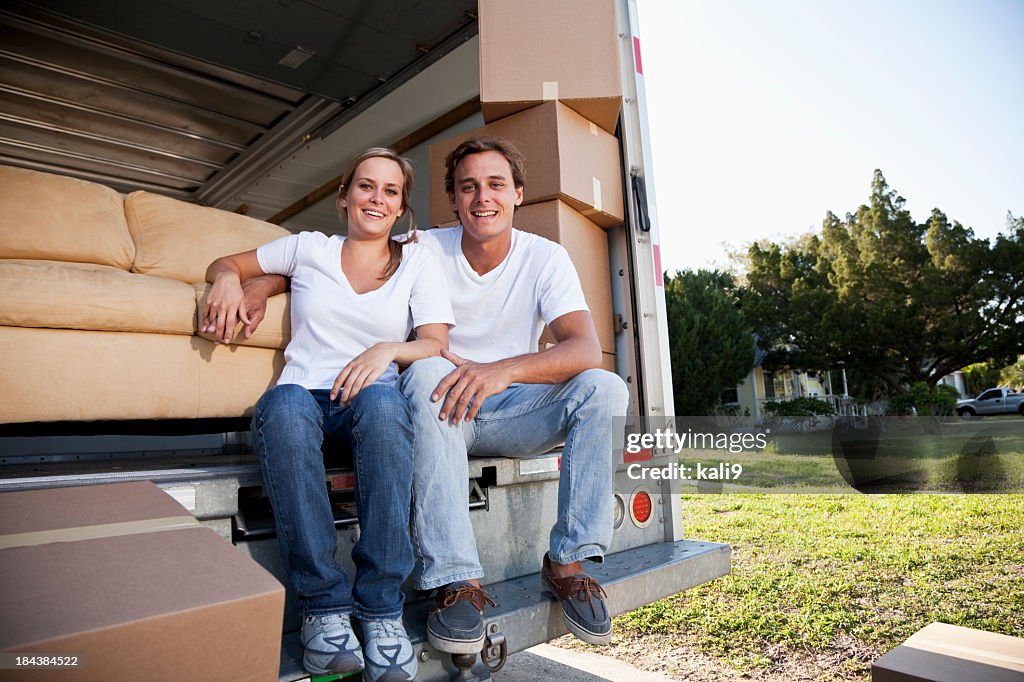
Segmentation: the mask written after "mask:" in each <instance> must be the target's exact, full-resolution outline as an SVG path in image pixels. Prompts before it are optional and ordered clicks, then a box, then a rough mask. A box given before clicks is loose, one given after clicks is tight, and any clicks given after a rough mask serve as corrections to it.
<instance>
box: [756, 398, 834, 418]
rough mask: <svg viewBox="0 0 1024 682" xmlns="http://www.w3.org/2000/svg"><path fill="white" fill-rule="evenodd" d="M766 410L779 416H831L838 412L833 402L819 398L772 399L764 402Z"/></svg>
mask: <svg viewBox="0 0 1024 682" xmlns="http://www.w3.org/2000/svg"><path fill="white" fill-rule="evenodd" d="M764 411H765V412H767V413H768V414H772V415H775V416H777V417H816V416H819V415H821V416H827V417H831V416H832V415H834V414H835V413H836V411H835V410H834V409H833V408H832V404H831V403H828V402H825V401H824V400H818V399H817V398H793V399H792V400H772V401H769V402H766V403H765V404H764Z"/></svg>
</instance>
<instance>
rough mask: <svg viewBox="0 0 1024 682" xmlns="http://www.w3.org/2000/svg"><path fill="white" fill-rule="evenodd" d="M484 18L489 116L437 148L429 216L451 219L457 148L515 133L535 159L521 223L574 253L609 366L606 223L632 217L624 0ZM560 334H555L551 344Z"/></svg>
mask: <svg viewBox="0 0 1024 682" xmlns="http://www.w3.org/2000/svg"><path fill="white" fill-rule="evenodd" d="M479 25H480V100H481V106H482V109H483V114H484V120H485V121H487V122H488V123H487V125H485V126H483V127H482V128H478V129H476V130H471V131H469V132H466V133H463V134H460V135H457V136H452V137H450V138H448V139H446V140H443V141H441V142H438V143H437V144H433V145H431V147H430V169H431V174H430V178H431V187H430V219H431V222H432V223H433V224H440V225H445V224H452V219H453V215H452V211H451V207H450V203H449V199H448V195H447V193H446V192H445V188H444V171H443V169H444V161H445V158H446V157H447V156H448V154H449V153H450V152H451V151H452V150H453V149H455V147H457V146H458V145H459V144H460V143H462V142H463V141H464V140H466V139H468V138H470V137H481V136H496V137H504V138H507V139H509V140H511V141H512V142H514V143H515V144H516V146H517V147H518V148H519V150H520V151H521V152H522V153H523V156H525V157H526V187H525V188H524V192H523V205H522V206H521V207H520V208H519V209H518V210H517V211H516V216H515V220H514V226H515V227H516V228H518V229H521V230H524V231H527V232H533V233H535V234H539V235H541V236H543V237H546V238H548V239H551V240H552V241H555V242H558V243H559V244H561V245H562V246H564V247H565V248H566V250H567V251H568V252H569V256H570V258H571V259H572V261H573V264H574V265H575V266H576V271H577V272H578V273H579V276H580V282H581V284H582V286H583V293H584V295H585V296H586V299H587V304H588V306H589V307H590V311H591V314H592V316H593V318H594V324H595V326H596V327H597V333H598V338H599V340H600V342H601V349H602V351H603V352H604V353H605V354H606V358H605V363H604V364H605V366H606V367H607V366H612V367H614V357H613V354H614V352H615V331H614V327H613V313H612V302H611V278H610V276H609V254H608V236H607V233H606V232H605V231H604V229H610V228H615V227H618V226H620V225H622V223H623V220H624V216H625V209H624V206H623V197H622V191H623V190H622V187H623V178H622V170H621V160H620V155H619V143H618V140H617V139H616V138H615V136H614V135H613V133H614V131H615V127H616V124H617V122H618V117H619V109H620V107H621V103H622V84H621V79H620V76H619V74H620V64H619V59H620V57H619V53H620V46H619V37H618V20H617V17H616V3H615V1H614V0H561V1H560V2H549V1H547V0H525V1H524V2H516V3H509V2H505V1H504V0H480V3H479ZM524 46H528V48H529V49H524ZM602 228H604V229H602ZM553 342H554V338H553V337H552V336H551V334H550V333H549V332H547V331H545V335H544V336H543V337H542V339H541V343H542V347H543V345H544V344H545V343H553Z"/></svg>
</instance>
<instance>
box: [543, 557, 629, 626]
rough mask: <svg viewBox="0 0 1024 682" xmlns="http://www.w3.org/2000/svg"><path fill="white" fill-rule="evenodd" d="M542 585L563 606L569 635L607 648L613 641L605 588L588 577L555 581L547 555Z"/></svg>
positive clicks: (564, 619)
mask: <svg viewBox="0 0 1024 682" xmlns="http://www.w3.org/2000/svg"><path fill="white" fill-rule="evenodd" d="M541 583H542V585H543V586H544V588H545V589H547V591H548V592H551V593H552V594H553V595H555V598H556V599H557V600H558V602H559V603H560V604H561V605H562V620H563V621H564V622H565V627H567V628H569V632H571V633H572V634H574V635H576V636H577V637H578V638H580V639H581V640H583V641H584V642H587V643H588V644H607V643H608V642H610V641H611V639H612V619H611V617H610V616H609V615H608V608H607V606H606V605H605V599H607V598H608V595H607V594H605V591H604V588H602V587H601V584H600V583H598V582H597V580H595V579H594V578H591V577H590V576H589V575H587V574H586V573H577V574H575V575H571V576H569V577H567V578H558V577H555V574H554V573H553V572H552V571H551V559H550V558H549V557H548V555H547V554H545V555H544V566H543V568H542V569H541Z"/></svg>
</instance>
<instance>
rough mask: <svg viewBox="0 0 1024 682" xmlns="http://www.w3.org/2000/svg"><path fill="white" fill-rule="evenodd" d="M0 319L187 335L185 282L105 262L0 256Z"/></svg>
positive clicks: (191, 309) (189, 296)
mask: <svg viewBox="0 0 1024 682" xmlns="http://www.w3.org/2000/svg"><path fill="white" fill-rule="evenodd" d="M0 291H3V292H4V295H3V298H2V299H0V324H2V325H8V326H12V327H50V328H61V329H88V330H95V331H137V332H157V333H161V334H187V335H192V334H193V333H195V329H196V318H195V314H196V294H195V290H194V289H193V288H192V287H191V286H189V285H188V284H184V283H182V282H177V281H174V280H170V279H163V278H162V277H150V276H148V275H137V274H132V273H130V272H125V271H124V270H119V269H117V268H113V267H110V266H106V265H89V264H86V263H62V262H59V261H52V260H0Z"/></svg>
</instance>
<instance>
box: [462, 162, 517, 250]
mask: <svg viewBox="0 0 1024 682" xmlns="http://www.w3.org/2000/svg"><path fill="white" fill-rule="evenodd" d="M453 179H454V192H453V194H452V195H450V196H449V200H450V201H451V205H452V210H453V211H455V212H456V213H458V215H459V220H460V221H461V222H462V227H463V229H464V231H465V233H466V234H468V235H469V237H470V238H471V239H472V240H474V241H476V242H479V243H484V242H489V241H491V240H493V239H495V238H497V237H500V236H502V235H504V234H505V233H507V232H508V231H509V230H511V229H512V215H513V213H514V212H515V207H516V206H519V205H520V204H521V203H523V188H522V187H516V186H515V183H514V182H513V180H512V166H511V165H510V164H509V162H508V159H506V158H505V157H504V156H503V155H502V154H501V153H500V152H496V151H485V152H479V153H477V154H470V155H469V156H466V157H465V158H463V159H462V160H461V161H459V163H458V165H457V166H456V167H455V172H454V178H453Z"/></svg>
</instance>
